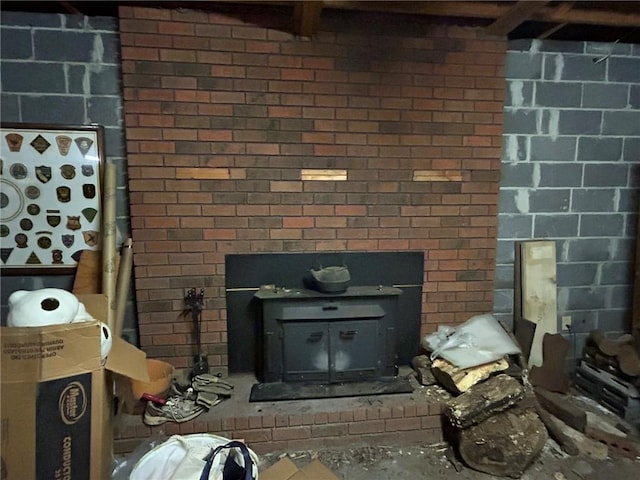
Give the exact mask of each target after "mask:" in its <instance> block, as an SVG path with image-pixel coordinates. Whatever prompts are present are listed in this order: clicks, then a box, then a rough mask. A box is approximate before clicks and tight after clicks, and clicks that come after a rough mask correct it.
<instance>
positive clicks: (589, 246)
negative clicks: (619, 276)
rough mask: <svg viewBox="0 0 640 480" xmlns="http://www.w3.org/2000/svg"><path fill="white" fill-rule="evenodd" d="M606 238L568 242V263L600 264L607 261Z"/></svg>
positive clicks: (607, 241)
mask: <svg viewBox="0 0 640 480" xmlns="http://www.w3.org/2000/svg"><path fill="white" fill-rule="evenodd" d="M610 248H611V241H610V240H609V239H608V238H576V239H572V240H570V241H569V248H568V254H567V261H568V262H594V261H595V262H602V261H605V260H609V257H610V254H609V249H610Z"/></svg>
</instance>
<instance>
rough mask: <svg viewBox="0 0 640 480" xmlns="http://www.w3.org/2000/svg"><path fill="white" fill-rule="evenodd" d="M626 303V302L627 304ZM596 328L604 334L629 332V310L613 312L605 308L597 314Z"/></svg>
mask: <svg viewBox="0 0 640 480" xmlns="http://www.w3.org/2000/svg"><path fill="white" fill-rule="evenodd" d="M627 303H628V302H627ZM597 328H599V329H602V330H604V331H606V332H613V331H617V332H626V331H628V330H629V308H628V306H627V307H626V308H621V309H617V310H614V309H612V308H607V309H606V310H601V311H600V312H598V323H597Z"/></svg>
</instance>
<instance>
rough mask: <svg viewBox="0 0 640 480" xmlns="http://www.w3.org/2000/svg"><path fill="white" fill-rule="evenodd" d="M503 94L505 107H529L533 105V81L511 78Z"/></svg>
mask: <svg viewBox="0 0 640 480" xmlns="http://www.w3.org/2000/svg"><path fill="white" fill-rule="evenodd" d="M504 94H505V102H504V104H505V106H507V107H531V106H532V105H533V82H523V81H522V80H511V81H509V82H508V83H507V88H506V90H505V92H504Z"/></svg>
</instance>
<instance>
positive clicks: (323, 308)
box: [322, 305, 338, 311]
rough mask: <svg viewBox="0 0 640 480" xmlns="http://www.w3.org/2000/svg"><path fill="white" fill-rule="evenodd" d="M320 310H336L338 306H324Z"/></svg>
mask: <svg viewBox="0 0 640 480" xmlns="http://www.w3.org/2000/svg"><path fill="white" fill-rule="evenodd" d="M322 310H325V311H326V310H338V306H337V305H324V306H323V307H322Z"/></svg>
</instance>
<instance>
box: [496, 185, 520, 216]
mask: <svg viewBox="0 0 640 480" xmlns="http://www.w3.org/2000/svg"><path fill="white" fill-rule="evenodd" d="M516 195H518V191H517V190H511V189H506V188H501V189H500V196H499V197H498V209H499V210H500V213H527V212H522V211H520V209H518V207H517V205H516Z"/></svg>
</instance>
